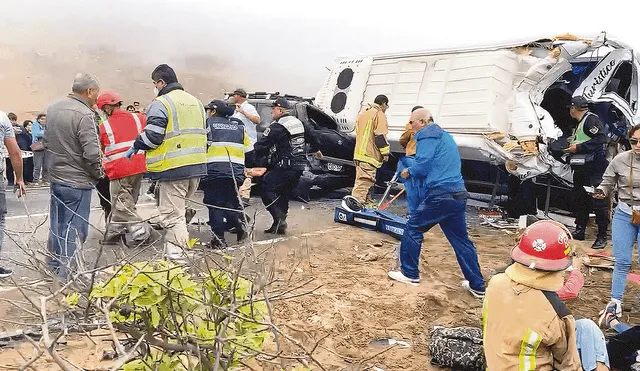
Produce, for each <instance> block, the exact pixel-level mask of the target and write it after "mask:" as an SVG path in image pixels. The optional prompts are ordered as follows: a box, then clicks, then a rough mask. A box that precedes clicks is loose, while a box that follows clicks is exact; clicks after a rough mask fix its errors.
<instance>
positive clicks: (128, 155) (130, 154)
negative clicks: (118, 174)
mask: <svg viewBox="0 0 640 371" xmlns="http://www.w3.org/2000/svg"><path fill="white" fill-rule="evenodd" d="M136 152H138V150H137V149H135V148H133V147H131V148H129V150H128V151H127V153H126V154H125V156H126V157H127V160H131V156H133V155H135V154H136Z"/></svg>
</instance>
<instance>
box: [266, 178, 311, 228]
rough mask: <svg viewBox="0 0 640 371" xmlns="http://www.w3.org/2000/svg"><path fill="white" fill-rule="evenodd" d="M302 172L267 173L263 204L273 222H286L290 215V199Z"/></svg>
mask: <svg viewBox="0 0 640 371" xmlns="http://www.w3.org/2000/svg"><path fill="white" fill-rule="evenodd" d="M301 176H302V171H301V170H288V169H273V170H269V171H267V173H266V174H265V175H264V179H263V181H262V203H263V204H264V205H265V206H266V207H267V210H268V211H269V214H271V216H272V217H273V220H274V221H276V220H285V219H287V214H288V213H289V199H290V198H291V194H292V191H293V189H294V188H295V187H296V185H298V182H299V181H300V177H301Z"/></svg>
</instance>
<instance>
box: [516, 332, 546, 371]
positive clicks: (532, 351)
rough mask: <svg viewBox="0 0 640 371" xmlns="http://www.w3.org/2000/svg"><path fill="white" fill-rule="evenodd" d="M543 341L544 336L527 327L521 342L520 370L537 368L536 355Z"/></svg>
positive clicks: (525, 370)
mask: <svg viewBox="0 0 640 371" xmlns="http://www.w3.org/2000/svg"><path fill="white" fill-rule="evenodd" d="M540 342H542V336H540V335H539V334H538V333H536V332H535V331H531V329H527V331H526V332H525V334H524V337H523V338H522V343H520V354H519V355H518V361H519V362H518V363H519V367H518V370H519V371H529V370H535V369H536V368H537V367H536V356H537V353H538V347H539V346H540Z"/></svg>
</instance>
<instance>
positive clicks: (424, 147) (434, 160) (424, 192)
mask: <svg viewBox="0 0 640 371" xmlns="http://www.w3.org/2000/svg"><path fill="white" fill-rule="evenodd" d="M414 138H415V140H416V143H417V148H416V155H415V159H414V160H413V164H411V165H410V166H409V167H408V169H409V175H410V177H409V180H411V182H412V183H411V184H412V188H413V192H414V193H415V195H411V196H415V199H416V200H418V201H422V200H425V199H427V198H432V197H436V196H439V195H443V194H447V193H456V192H466V188H465V186H464V180H463V179H462V172H461V166H462V165H461V161H460V153H459V152H458V146H457V145H456V142H455V141H454V140H453V137H452V136H451V135H450V134H449V133H447V132H446V131H444V130H442V128H441V127H440V126H438V124H431V125H429V126H426V127H424V128H422V129H420V130H419V131H418V132H417V133H416V135H415V136H414ZM400 171H402V169H400ZM408 193H409V189H407V201H409V198H410V195H409V194H408ZM411 198H413V197H411Z"/></svg>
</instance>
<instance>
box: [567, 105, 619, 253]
mask: <svg viewBox="0 0 640 371" xmlns="http://www.w3.org/2000/svg"><path fill="white" fill-rule="evenodd" d="M569 114H570V115H571V117H573V118H574V119H576V120H578V126H577V127H576V130H575V132H574V135H573V137H572V138H571V143H570V145H569V147H568V148H567V149H566V151H567V152H569V153H570V155H569V163H570V164H571V169H572V170H573V196H574V200H573V201H574V205H575V208H576V209H575V210H574V214H575V217H576V222H575V223H576V229H575V231H574V232H573V234H572V235H573V238H574V239H576V240H580V241H582V240H584V238H585V231H586V229H587V222H588V221H589V213H590V212H591V210H593V211H594V212H595V214H596V224H597V225H598V235H597V237H596V240H595V242H594V243H593V245H592V246H591V248H592V249H603V248H605V247H606V246H607V229H608V228H609V213H608V207H607V202H606V200H604V199H595V198H593V197H591V196H590V195H589V194H588V193H587V191H586V190H585V189H584V186H592V187H596V186H598V185H599V184H600V182H602V175H603V174H604V171H605V170H606V168H607V165H609V162H608V161H607V157H606V154H605V147H606V145H607V135H606V131H605V128H604V125H603V124H602V121H600V118H599V117H598V115H596V114H595V113H592V112H589V104H588V102H587V99H586V98H585V97H583V96H577V97H573V98H572V99H571V105H570V106H569Z"/></svg>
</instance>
